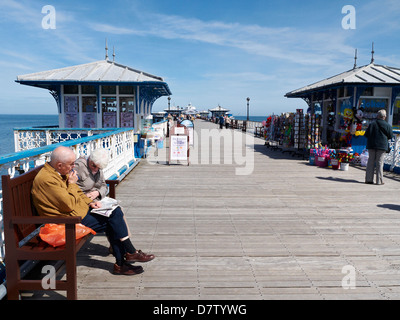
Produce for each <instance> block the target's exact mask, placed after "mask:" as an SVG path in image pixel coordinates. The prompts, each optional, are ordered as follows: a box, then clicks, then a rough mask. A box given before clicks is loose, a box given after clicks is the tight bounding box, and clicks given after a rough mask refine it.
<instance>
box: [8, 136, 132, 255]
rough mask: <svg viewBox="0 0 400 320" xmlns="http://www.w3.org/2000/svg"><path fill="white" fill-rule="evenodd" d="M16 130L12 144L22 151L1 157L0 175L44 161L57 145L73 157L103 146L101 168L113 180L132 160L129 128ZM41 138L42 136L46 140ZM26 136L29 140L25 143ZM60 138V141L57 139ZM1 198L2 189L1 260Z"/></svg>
mask: <svg viewBox="0 0 400 320" xmlns="http://www.w3.org/2000/svg"><path fill="white" fill-rule="evenodd" d="M16 131H18V132H16V133H15V136H14V137H15V145H19V146H20V148H24V149H26V150H25V151H20V152H15V153H10V154H6V155H4V156H1V157H0V173H1V175H3V174H9V175H10V176H11V177H14V176H15V175H16V174H19V173H21V172H26V171H28V170H30V169H32V168H34V167H37V166H39V165H42V164H44V163H45V162H46V161H47V160H49V157H50V154H51V152H52V151H53V150H54V149H55V148H57V147H59V146H66V147H70V148H71V149H73V150H74V152H75V154H76V156H77V157H81V156H88V155H90V153H91V151H92V150H94V149H97V148H105V149H107V150H108V151H109V156H110V161H109V163H108V166H107V167H106V168H105V169H104V175H105V178H106V179H116V178H117V177H118V176H119V175H120V174H121V173H122V172H124V171H126V170H127V169H128V168H129V167H131V166H132V165H134V164H135V161H136V159H135V150H134V148H135V139H137V137H135V133H134V130H133V129H107V130H102V129H99V130H93V131H92V130H83V129H79V132H76V133H74V132H73V131H72V129H68V132H67V131H66V130H63V129H32V128H31V129H30V130H29V129H22V130H16ZM29 131H31V132H29ZM106 131H108V132H106ZM96 133H97V134H96ZM82 136H85V137H82ZM27 137H29V138H27ZM43 137H46V139H44V138H43ZM28 139H31V140H32V141H29V142H28ZM60 140H61V141H63V142H59V141H60ZM47 144H49V145H47ZM36 146H37V147H36ZM19 150H21V149H19ZM2 200H3V199H2V191H1V190H0V260H3V257H4V246H3V242H4V228H3V210H2Z"/></svg>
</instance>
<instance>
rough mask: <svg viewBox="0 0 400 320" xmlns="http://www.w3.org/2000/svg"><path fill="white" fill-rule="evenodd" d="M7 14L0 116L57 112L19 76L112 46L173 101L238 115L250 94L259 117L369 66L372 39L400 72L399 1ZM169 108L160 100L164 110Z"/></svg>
mask: <svg viewBox="0 0 400 320" xmlns="http://www.w3.org/2000/svg"><path fill="white" fill-rule="evenodd" d="M46 5H50V6H53V8H54V10H55V18H54V19H52V20H49V16H48V14H49V11H47V10H44V7H45V6H46ZM346 5H351V6H352V8H354V10H353V11H348V10H344V7H345V6H346ZM0 8H1V10H0V39H1V44H0V58H1V59H0V70H1V71H0V114H5V113H11V114H56V113H57V107H56V103H55V100H54V99H53V97H52V96H51V95H50V94H49V92H48V91H47V90H45V89H40V88H33V87H29V86H25V85H20V84H18V83H16V82H15V80H16V77H17V76H18V75H24V74H29V73H34V72H40V71H45V70H51V69H56V68H62V67H68V66H73V65H78V64H83V63H89V62H93V61H98V60H102V59H104V58H105V49H104V48H105V41H106V39H107V43H108V47H109V56H110V59H112V51H113V47H114V48H115V54H116V57H115V61H116V62H118V63H120V64H123V65H127V66H129V67H132V68H135V69H138V70H141V71H145V72H148V73H151V74H154V75H157V76H160V77H162V78H164V81H165V82H167V84H168V86H169V88H170V90H171V92H172V96H171V105H172V106H180V107H185V106H187V105H188V104H192V105H193V106H195V107H196V108H197V109H199V110H207V109H211V108H214V107H217V106H218V105H220V106H222V107H224V108H227V109H230V110H231V113H232V114H233V115H237V116H240V115H241V116H244V115H246V112H247V111H246V110H247V106H246V105H247V102H246V98H247V97H249V98H250V115H251V116H267V115H270V114H272V113H274V114H280V113H282V112H294V111H295V110H296V109H298V108H303V109H305V108H306V107H307V106H306V104H305V102H304V101H303V100H301V99H293V98H291V99H289V98H286V97H285V94H286V93H288V92H290V91H292V90H295V89H298V88H301V87H303V86H306V85H308V84H311V83H314V82H317V81H319V80H322V79H325V78H327V77H330V76H334V75H336V74H339V73H341V72H344V71H347V70H349V69H352V68H353V65H354V55H355V50H356V49H357V52H358V60H357V65H358V66H362V65H367V64H369V63H370V61H371V48H372V42H374V48H375V55H374V58H375V63H376V64H381V65H388V66H391V67H399V68H400V41H399V38H400V36H399V35H400V32H399V31H400V19H399V17H400V1H398V0H380V1H375V0H372V1H371V0H360V1H355V0H345V1H340V0H331V1H322V0H318V1H317V0H310V1H308V0H302V1H300V0H291V1H289V0H113V1H103V0H93V1H92V0H87V1H82V0H79V1H77V0H57V1H51V0H46V1H39V0H0ZM42 11H43V12H42ZM52 17H53V16H52ZM50 22H55V25H50ZM48 26H51V27H52V28H48ZM167 106H168V100H167V97H161V98H159V99H158V100H157V101H156V102H155V103H154V106H153V111H161V110H163V109H165V108H167Z"/></svg>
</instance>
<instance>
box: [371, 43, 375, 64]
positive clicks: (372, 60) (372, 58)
mask: <svg viewBox="0 0 400 320" xmlns="http://www.w3.org/2000/svg"><path fill="white" fill-rule="evenodd" d="M374 53H375V51H374V43H373V42H372V51H371V54H372V57H371V63H374V61H375V59H374Z"/></svg>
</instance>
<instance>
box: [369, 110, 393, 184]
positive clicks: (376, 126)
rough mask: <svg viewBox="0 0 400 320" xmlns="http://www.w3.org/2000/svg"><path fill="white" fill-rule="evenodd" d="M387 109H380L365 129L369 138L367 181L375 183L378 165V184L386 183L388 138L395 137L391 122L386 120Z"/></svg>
mask: <svg viewBox="0 0 400 320" xmlns="http://www.w3.org/2000/svg"><path fill="white" fill-rule="evenodd" d="M385 119H386V110H384V109H382V110H379V111H378V113H377V119H376V120H375V121H373V122H371V124H370V125H369V126H368V128H367V130H366V131H365V135H364V136H365V137H366V138H367V149H368V154H369V157H368V163H367V169H366V173H365V183H366V184H373V183H374V171H375V166H376V184H380V185H382V184H384V182H383V165H384V158H385V153H386V151H387V150H388V140H390V139H392V138H393V129H392V127H391V126H390V124H389V123H387V122H386V121H385Z"/></svg>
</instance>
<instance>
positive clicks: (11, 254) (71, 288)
mask: <svg viewBox="0 0 400 320" xmlns="http://www.w3.org/2000/svg"><path fill="white" fill-rule="evenodd" d="M41 168H42V166H41V167H37V168H35V169H32V170H30V171H28V172H26V173H24V174H22V175H20V176H17V177H15V178H12V179H11V178H10V176H8V175H4V176H2V188H3V219H4V236H5V260H6V277H7V294H8V299H9V300H17V299H19V294H20V291H23V290H40V291H41V290H60V291H66V292H67V299H69V300H76V299H77V291H78V290H77V272H76V254H77V252H78V251H79V249H80V248H81V247H82V246H83V245H84V244H85V242H86V241H87V240H88V239H90V238H91V236H90V235H88V236H86V237H83V238H81V239H79V240H76V239H75V238H76V237H75V225H76V224H77V223H80V221H81V218H80V217H42V216H38V215H37V213H36V210H35V208H34V206H33V204H32V198H31V189H32V183H33V180H34V178H35V176H36V175H37V173H38V172H39V171H40V169H41ZM46 223H57V224H65V234H66V244H65V246H62V247H56V248H54V247H52V246H50V245H48V244H47V243H46V242H44V241H42V240H41V239H40V237H39V235H37V234H36V235H34V236H33V237H29V236H30V235H32V233H34V232H35V230H37V229H38V227H40V225H42V224H46ZM25 260H38V261H43V260H49V261H63V265H64V264H65V267H66V280H56V281H55V288H54V289H52V288H50V289H48V288H43V286H42V280H24V279H22V278H21V272H20V263H21V262H22V261H25Z"/></svg>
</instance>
